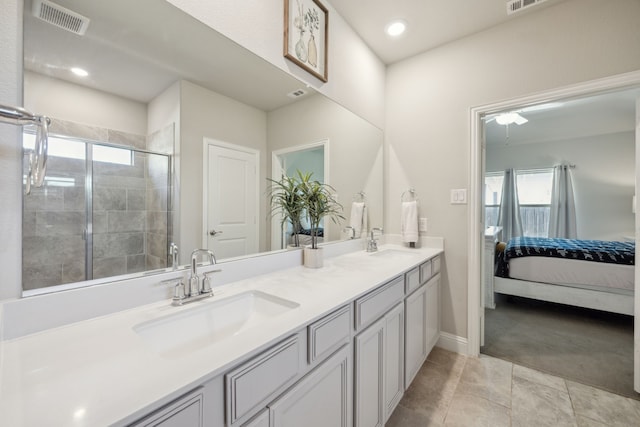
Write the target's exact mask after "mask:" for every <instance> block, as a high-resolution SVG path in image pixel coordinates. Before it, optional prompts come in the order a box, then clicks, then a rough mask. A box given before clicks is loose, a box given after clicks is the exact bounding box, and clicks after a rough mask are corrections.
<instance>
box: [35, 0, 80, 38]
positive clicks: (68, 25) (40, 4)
mask: <svg viewBox="0 0 640 427" xmlns="http://www.w3.org/2000/svg"><path fill="white" fill-rule="evenodd" d="M31 12H32V13H33V16H35V17H36V18H40V19H42V20H43V21H46V22H48V23H49V24H52V25H55V26H56V27H58V28H62V29H63V30H67V31H71V32H72V33H75V34H78V35H80V36H83V35H84V33H85V32H86V31H87V27H88V26H89V21H90V20H89V18H87V17H86V16H82V15H80V14H79V13H75V12H73V11H71V10H69V9H67V8H64V7H62V6H60V5H57V4H55V3H53V2H50V1H48V0H34V2H33V9H32V10H31Z"/></svg>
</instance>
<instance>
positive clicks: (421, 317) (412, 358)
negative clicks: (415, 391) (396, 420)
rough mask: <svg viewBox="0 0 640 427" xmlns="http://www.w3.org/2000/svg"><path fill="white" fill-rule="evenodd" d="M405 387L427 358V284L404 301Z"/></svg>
mask: <svg viewBox="0 0 640 427" xmlns="http://www.w3.org/2000/svg"><path fill="white" fill-rule="evenodd" d="M405 317H406V322H405V326H406V331H405V340H406V341H405V347H404V348H405V358H404V360H405V379H404V387H405V389H406V388H408V387H409V384H411V381H413V379H414V378H415V376H416V374H417V373H418V371H419V370H420V367H421V366H422V364H423V363H424V361H425V359H426V358H427V286H426V285H425V286H422V287H421V288H420V289H418V290H417V291H416V292H414V293H413V294H411V295H410V296H409V297H407V299H406V301H405Z"/></svg>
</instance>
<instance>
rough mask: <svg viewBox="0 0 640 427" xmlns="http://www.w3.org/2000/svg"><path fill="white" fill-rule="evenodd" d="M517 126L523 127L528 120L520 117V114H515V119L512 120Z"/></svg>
mask: <svg viewBox="0 0 640 427" xmlns="http://www.w3.org/2000/svg"><path fill="white" fill-rule="evenodd" d="M514 121H515V122H516V124H517V125H523V124H525V123H527V122H528V121H529V120H527V119H525V118H524V117H522V116H521V115H520V114H516V119H515V120H514Z"/></svg>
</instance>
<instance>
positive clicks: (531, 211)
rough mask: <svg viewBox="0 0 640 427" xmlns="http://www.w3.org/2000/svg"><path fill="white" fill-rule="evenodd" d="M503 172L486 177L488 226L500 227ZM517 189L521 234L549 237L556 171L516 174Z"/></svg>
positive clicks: (541, 170) (486, 216)
mask: <svg viewBox="0 0 640 427" xmlns="http://www.w3.org/2000/svg"><path fill="white" fill-rule="evenodd" d="M503 179H504V176H503V173H502V172H491V173H488V174H487V175H486V176H485V186H484V187H485V199H484V200H485V224H486V226H487V227H488V226H492V225H497V224H498V213H499V210H500V201H501V200H502V181H503ZM516 185H517V186H518V199H519V202H520V217H521V219H522V232H523V234H524V235H525V236H530V237H547V236H548V234H549V214H550V212H551V188H552V185H553V169H552V168H546V169H529V170H516Z"/></svg>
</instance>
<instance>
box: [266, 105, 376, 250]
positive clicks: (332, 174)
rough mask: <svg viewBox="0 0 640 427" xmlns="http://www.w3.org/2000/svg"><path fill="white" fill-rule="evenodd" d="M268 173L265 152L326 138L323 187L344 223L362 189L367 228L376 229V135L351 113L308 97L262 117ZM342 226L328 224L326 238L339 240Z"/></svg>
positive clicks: (366, 124)
mask: <svg viewBox="0 0 640 427" xmlns="http://www.w3.org/2000/svg"><path fill="white" fill-rule="evenodd" d="M268 119H269V121H268V138H267V139H268V141H269V159H268V162H269V165H268V167H269V172H268V173H269V174H270V173H271V152H272V151H274V150H280V149H283V148H289V147H294V146H296V145H304V144H310V143H313V142H318V141H321V140H324V139H328V140H329V183H330V184H331V185H332V186H333V187H334V188H335V189H336V192H337V193H338V201H339V202H340V203H341V204H342V205H343V207H344V217H345V221H343V222H342V227H344V226H345V225H347V223H348V220H349V215H350V212H351V202H352V201H353V195H354V194H355V193H357V192H359V191H364V192H365V194H366V195H367V204H368V206H369V224H370V226H372V227H381V226H382V209H381V207H382V204H383V196H382V186H383V171H382V150H383V148H382V140H383V134H382V131H381V130H380V129H378V128H376V127H375V126H373V125H372V124H371V123H369V122H367V121H366V120H364V119H362V118H361V117H358V116H356V115H355V114H353V113H352V112H351V111H349V110H347V109H346V108H344V107H342V106H340V105H338V104H337V103H335V102H333V101H331V100H329V99H327V98H326V97H324V96H322V95H314V96H311V97H309V98H307V99H302V100H300V101H298V102H296V103H295V104H292V105H290V106H288V107H283V108H280V109H278V110H275V111H272V112H270V113H269V114H268ZM342 227H335V226H332V225H331V224H329V229H330V234H329V236H328V239H327V240H337V239H340V238H341V235H340V230H341V228H342Z"/></svg>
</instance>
